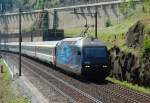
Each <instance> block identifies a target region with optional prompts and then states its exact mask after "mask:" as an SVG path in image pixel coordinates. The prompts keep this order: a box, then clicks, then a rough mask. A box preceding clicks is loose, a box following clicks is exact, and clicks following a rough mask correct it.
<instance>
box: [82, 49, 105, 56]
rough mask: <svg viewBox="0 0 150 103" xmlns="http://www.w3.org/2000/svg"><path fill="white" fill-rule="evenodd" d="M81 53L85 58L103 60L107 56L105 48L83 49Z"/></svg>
mask: <svg viewBox="0 0 150 103" xmlns="http://www.w3.org/2000/svg"><path fill="white" fill-rule="evenodd" d="M83 53H84V57H85V58H103V57H106V56H107V54H106V53H107V52H106V48H105V47H85V48H84V49H83Z"/></svg>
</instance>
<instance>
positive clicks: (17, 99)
mask: <svg viewBox="0 0 150 103" xmlns="http://www.w3.org/2000/svg"><path fill="white" fill-rule="evenodd" d="M0 66H3V68H4V73H0V103H27V101H26V99H25V98H24V97H23V96H20V95H19V93H18V92H17V91H15V90H14V89H13V87H12V85H11V76H10V74H9V71H8V69H7V67H6V65H5V64H4V62H3V60H2V59H0Z"/></svg>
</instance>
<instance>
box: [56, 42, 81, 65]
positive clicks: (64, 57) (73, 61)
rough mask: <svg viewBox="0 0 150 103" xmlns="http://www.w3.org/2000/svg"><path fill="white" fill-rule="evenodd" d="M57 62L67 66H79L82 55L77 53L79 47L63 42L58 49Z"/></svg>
mask: <svg viewBox="0 0 150 103" xmlns="http://www.w3.org/2000/svg"><path fill="white" fill-rule="evenodd" d="M56 51H57V52H56V59H57V63H59V64H62V65H67V66H79V65H80V61H81V60H80V57H79V55H77V53H78V51H79V47H77V46H75V45H70V44H69V43H67V42H62V43H61V44H60V45H59V46H57V50H56Z"/></svg>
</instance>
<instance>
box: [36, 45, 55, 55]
mask: <svg viewBox="0 0 150 103" xmlns="http://www.w3.org/2000/svg"><path fill="white" fill-rule="evenodd" d="M52 50H53V49H52V48H50V47H37V52H39V53H43V54H47V55H52Z"/></svg>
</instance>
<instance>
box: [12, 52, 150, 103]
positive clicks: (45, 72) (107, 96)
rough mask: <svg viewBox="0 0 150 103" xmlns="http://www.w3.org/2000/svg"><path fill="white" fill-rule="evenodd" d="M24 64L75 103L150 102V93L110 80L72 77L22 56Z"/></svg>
mask: <svg viewBox="0 0 150 103" xmlns="http://www.w3.org/2000/svg"><path fill="white" fill-rule="evenodd" d="M9 57H11V58H15V60H16V61H18V57H17V56H16V55H14V54H9ZM22 66H23V67H24V68H25V69H27V70H28V71H30V72H32V73H33V74H34V75H37V76H38V77H39V78H40V79H42V80H43V81H45V82H48V84H49V85H51V86H52V87H53V88H54V89H56V90H57V91H58V92H59V93H61V94H62V95H64V96H65V97H67V98H69V99H70V101H72V102H74V103H79V102H80V103H150V96H149V95H145V94H141V93H138V92H135V91H132V90H129V89H126V88H124V87H121V86H119V85H116V84H112V83H109V82H108V83H104V84H95V83H91V82H88V81H84V80H82V79H81V80H80V79H78V78H74V77H70V76H68V75H65V74H63V73H61V72H59V71H57V70H53V69H50V68H49V67H48V66H45V65H43V64H39V63H38V62H35V61H33V60H30V59H28V58H25V57H23V58H22Z"/></svg>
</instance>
